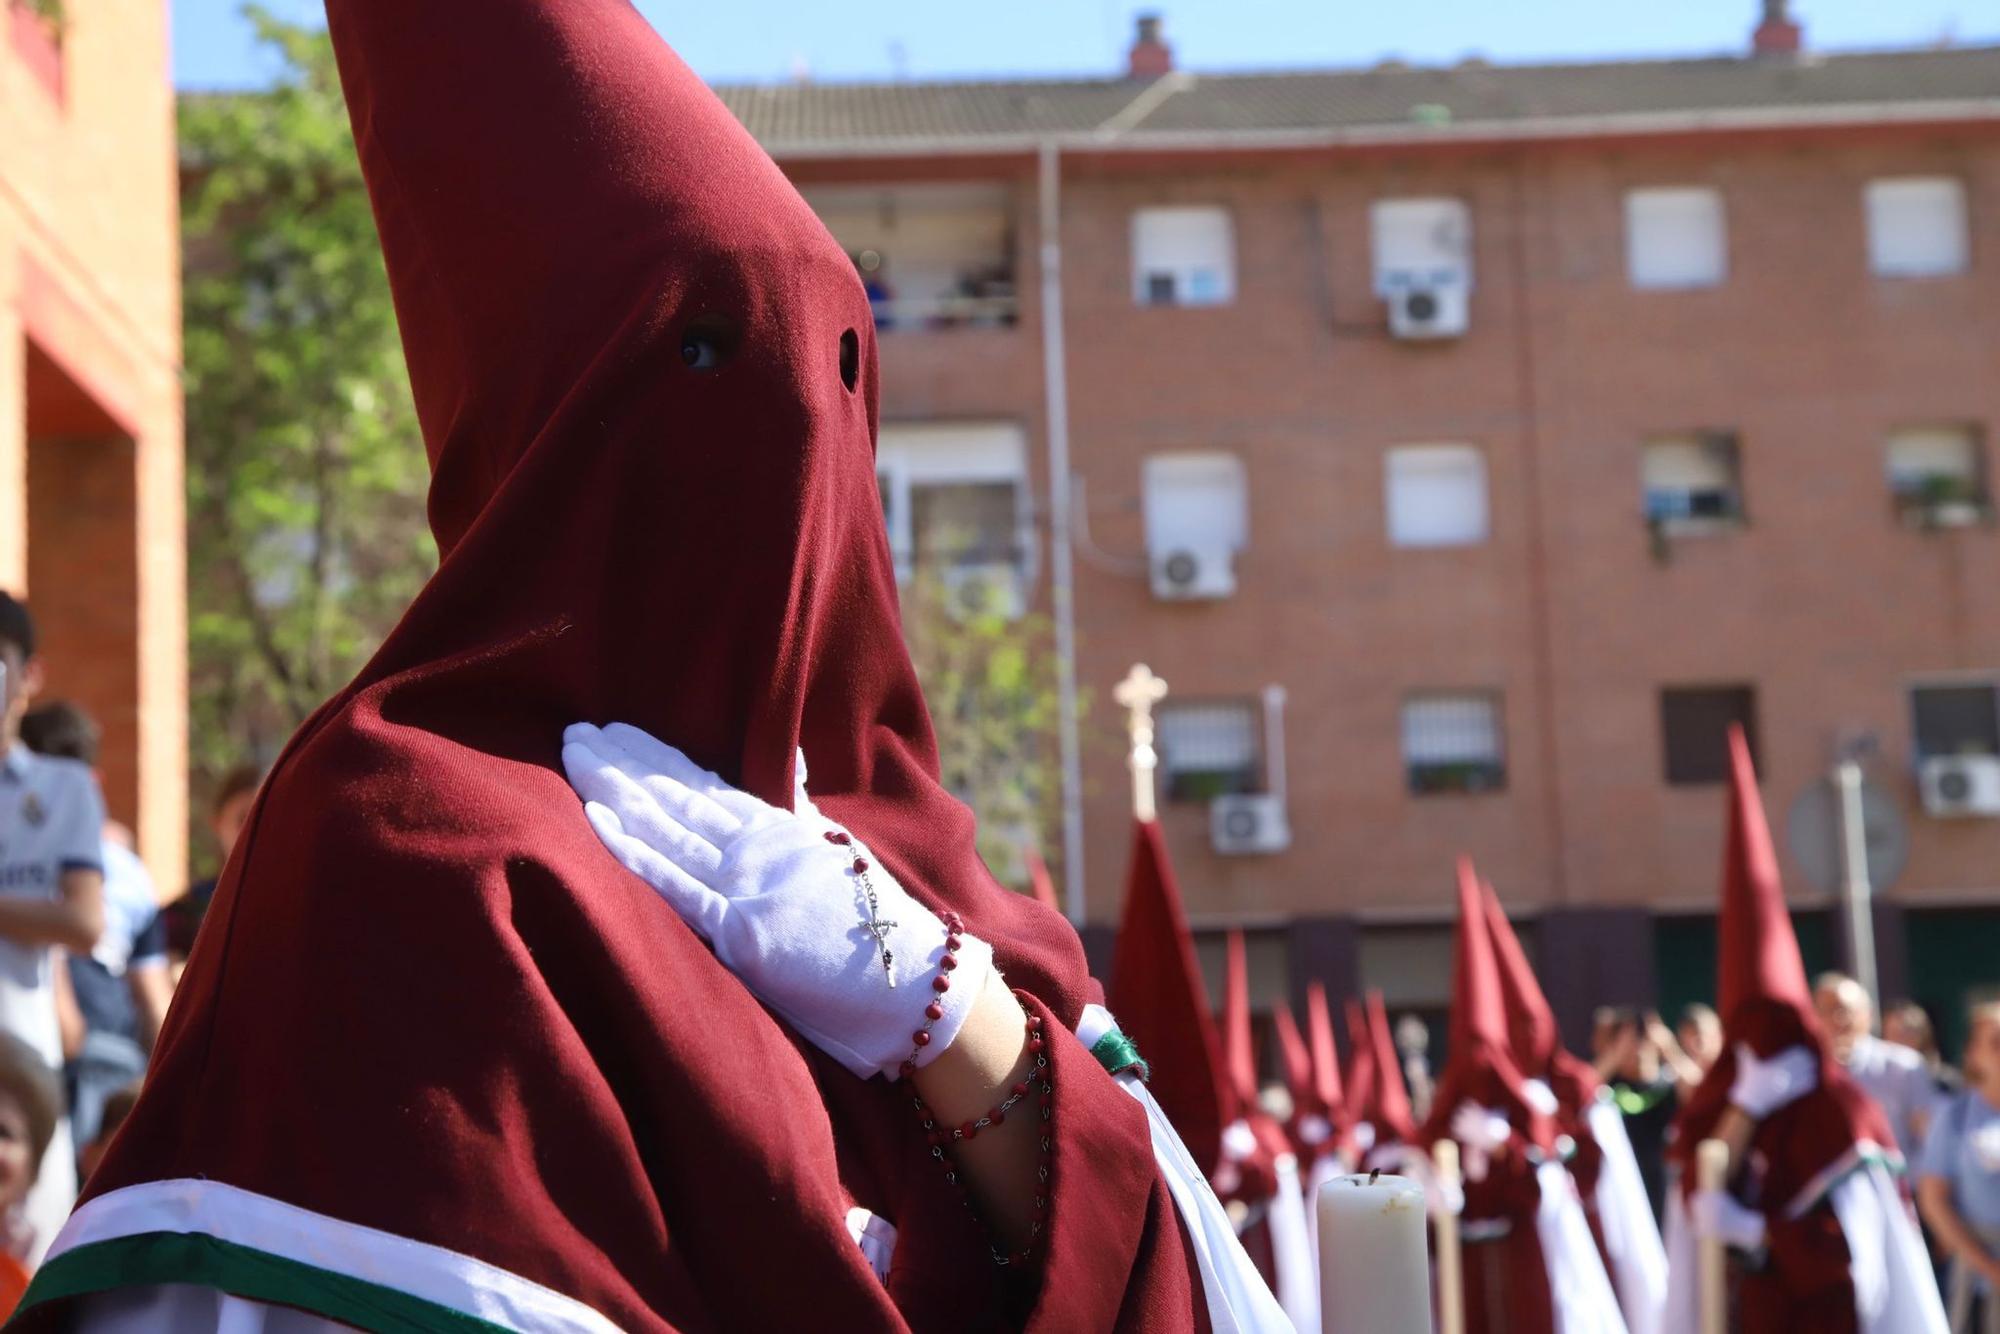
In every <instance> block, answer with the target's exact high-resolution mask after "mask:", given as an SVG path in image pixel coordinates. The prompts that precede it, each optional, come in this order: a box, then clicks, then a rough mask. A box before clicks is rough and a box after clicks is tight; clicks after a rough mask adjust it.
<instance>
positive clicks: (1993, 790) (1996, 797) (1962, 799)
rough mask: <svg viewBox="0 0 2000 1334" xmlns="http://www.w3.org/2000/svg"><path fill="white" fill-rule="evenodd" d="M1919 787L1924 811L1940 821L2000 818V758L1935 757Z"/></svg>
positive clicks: (1920, 775) (1927, 764)
mask: <svg viewBox="0 0 2000 1334" xmlns="http://www.w3.org/2000/svg"><path fill="white" fill-rule="evenodd" d="M1917 777H1918V783H1919V786H1921V787H1922V788H1923V792H1924V809H1925V810H1926V811H1928V812H1930V813H1931V814H1932V815H1935V816H1938V817H1939V818H1941V819H1954V818H1964V817H1968V816H1981V815H1984V816H1993V815H2000V756H1994V755H1936V756H1933V757H1931V758H1930V759H1928V760H1925V761H1924V763H1923V768H1922V769H1921V770H1920V771H1919V772H1918V775H1917Z"/></svg>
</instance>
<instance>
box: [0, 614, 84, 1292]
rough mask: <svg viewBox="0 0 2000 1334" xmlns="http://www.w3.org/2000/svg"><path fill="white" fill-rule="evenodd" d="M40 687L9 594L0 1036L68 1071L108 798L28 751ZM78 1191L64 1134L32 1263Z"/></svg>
mask: <svg viewBox="0 0 2000 1334" xmlns="http://www.w3.org/2000/svg"><path fill="white" fill-rule="evenodd" d="M41 684H42V665H41V662H40V660H39V659H37V658H36V656H35V623H34V620H33V618H32V617H31V616H30V615H29V613H28V608H27V606H26V604H24V603H22V602H21V601H19V600H18V599H16V598H14V597H11V596H9V595H8V594H6V593H0V1031H5V1032H9V1033H12V1034H14V1035H15V1036H17V1037H19V1038H20V1039H21V1040H22V1041H24V1042H26V1043H27V1044H28V1045H29V1046H31V1047H33V1048H34V1049H35V1051H36V1053H37V1054H39V1055H40V1056H41V1057H42V1059H43V1060H45V1061H46V1062H47V1063H48V1064H49V1065H50V1066H51V1067H52V1068H60V1067H61V1065H62V1059H63V1052H62V1037H61V1034H60V1032H59V1030H58V1027H57V1022H56V999H55V980H54V954H55V951H56V950H57V949H65V950H69V951H71V952H72V953H75V954H78V955H87V954H89V953H90V951H91V949H92V947H93V946H95V945H96V944H97V938H98V936H99V935H100V934H102V932H103V930H104V853H103V847H102V839H103V827H104V799H103V797H102V796H101V795H99V793H98V789H97V780H96V779H95V778H94V777H92V775H91V772H90V769H89V768H88V766H86V765H82V764H79V763H77V762H76V761H74V760H58V759H49V758H46V757H44V756H40V755H36V754H35V753H33V752H32V751H30V750H29V749H28V748H27V747H26V746H24V745H22V744H21V736H20V730H21V716H22V715H23V714H24V713H26V712H27V709H28V704H29V701H30V700H31V699H33V697H34V695H35V692H36V691H37V690H39V689H40V688H41ZM76 1184H77V1183H76V1159H75V1151H74V1149H73V1148H72V1146H71V1142H70V1135H69V1129H68V1126H67V1124H66V1123H65V1124H64V1125H62V1126H61V1127H59V1128H58V1129H57V1131H56V1135H55V1140H54V1142H53V1143H52V1144H51V1146H50V1149H49V1152H48V1154H47V1156H46V1157H45V1158H44V1159H43V1161H42V1169H41V1174H40V1176H39V1177H38V1178H37V1179H36V1182H35V1187H34V1190H33V1191H32V1192H31V1193H30V1194H29V1196H28V1204H27V1222H28V1224H29V1226H30V1227H32V1228H33V1229H34V1233H35V1240H34V1244H33V1248H32V1252H31V1254H30V1256H29V1257H28V1258H29V1260H30V1263H33V1262H34V1261H35V1260H38V1259H39V1258H40V1255H41V1252H42V1250H43V1249H45V1248H46V1247H47V1245H48V1243H49V1242H50V1241H51V1240H53V1239H54V1236H55V1233H56V1230H57V1229H58V1228H60V1227H61V1226H62V1222H63V1219H64V1218H66V1217H67V1216H68V1214H69V1209H70V1206H71V1204H73V1203H74V1202H75V1199H76Z"/></svg>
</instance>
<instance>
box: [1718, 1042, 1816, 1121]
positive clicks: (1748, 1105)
mask: <svg viewBox="0 0 2000 1334" xmlns="http://www.w3.org/2000/svg"><path fill="white" fill-rule="evenodd" d="M1818 1085H1819V1059H1818V1058H1817V1057H1816V1056H1815V1055H1814V1054H1813V1053H1812V1051H1811V1049H1809V1048H1806V1047H1787V1048H1785V1049H1784V1050H1783V1051H1781V1052H1779V1053H1778V1054H1777V1055H1776V1056H1773V1057H1772V1058H1771V1059H1770V1060H1768V1061H1765V1060H1759V1059H1758V1057H1757V1053H1756V1052H1753V1051H1751V1050H1750V1048H1749V1047H1748V1046H1746V1045H1745V1044H1743V1043H1741V1042H1739V1043H1737V1044H1736V1078H1735V1079H1734V1080H1732V1081H1731V1082H1730V1085H1729V1101H1730V1103H1731V1105H1733V1106H1735V1107H1736V1108H1738V1109H1739V1110H1740V1111H1742V1112H1743V1114H1744V1115H1746V1116H1748V1117H1749V1118H1750V1119H1751V1120H1753V1121H1761V1120H1763V1119H1764V1118H1765V1117H1767V1116H1769V1115H1770V1114H1771V1113H1772V1112H1775V1111H1777V1110H1778V1109H1779V1108H1780V1107H1783V1106H1785V1105H1786V1104H1787V1103H1790V1102H1793V1101H1795V1100H1797V1099H1799V1098H1802V1097H1804V1096H1805V1095H1806V1094H1808V1093H1810V1092H1812V1091H1813V1089H1814V1088H1816V1087H1818Z"/></svg>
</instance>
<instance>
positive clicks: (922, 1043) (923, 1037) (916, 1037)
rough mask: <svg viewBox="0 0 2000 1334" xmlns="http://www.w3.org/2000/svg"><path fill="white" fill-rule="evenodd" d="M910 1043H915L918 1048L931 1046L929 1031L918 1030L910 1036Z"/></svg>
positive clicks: (925, 1029) (926, 1029)
mask: <svg viewBox="0 0 2000 1334" xmlns="http://www.w3.org/2000/svg"><path fill="white" fill-rule="evenodd" d="M910 1041H912V1042H914V1043H916V1044H917V1045H918V1046H919V1047H928V1046H930V1045H931V1031H930V1030H929V1029H928V1028H920V1029H918V1030H917V1031H916V1032H914V1033H912V1034H910Z"/></svg>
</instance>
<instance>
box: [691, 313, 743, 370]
mask: <svg viewBox="0 0 2000 1334" xmlns="http://www.w3.org/2000/svg"><path fill="white" fill-rule="evenodd" d="M742 344H743V330H742V328H741V326H739V325H738V324H737V323H736V322H735V321H734V320H731V319H729V318H728V317H727V316H724V315H697V316H695V317H694V318H693V319H691V320H689V321H688V322H687V327H685V328H684V329H682V330H681V365H683V366H685V367H687V368H688V369H689V370H691V371H713V370H719V369H720V368H722V367H723V366H725V365H727V364H728V363H729V361H730V360H731V359H732V358H733V357H734V356H735V355H736V351H737V349H738V348H739V347H741V346H742Z"/></svg>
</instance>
